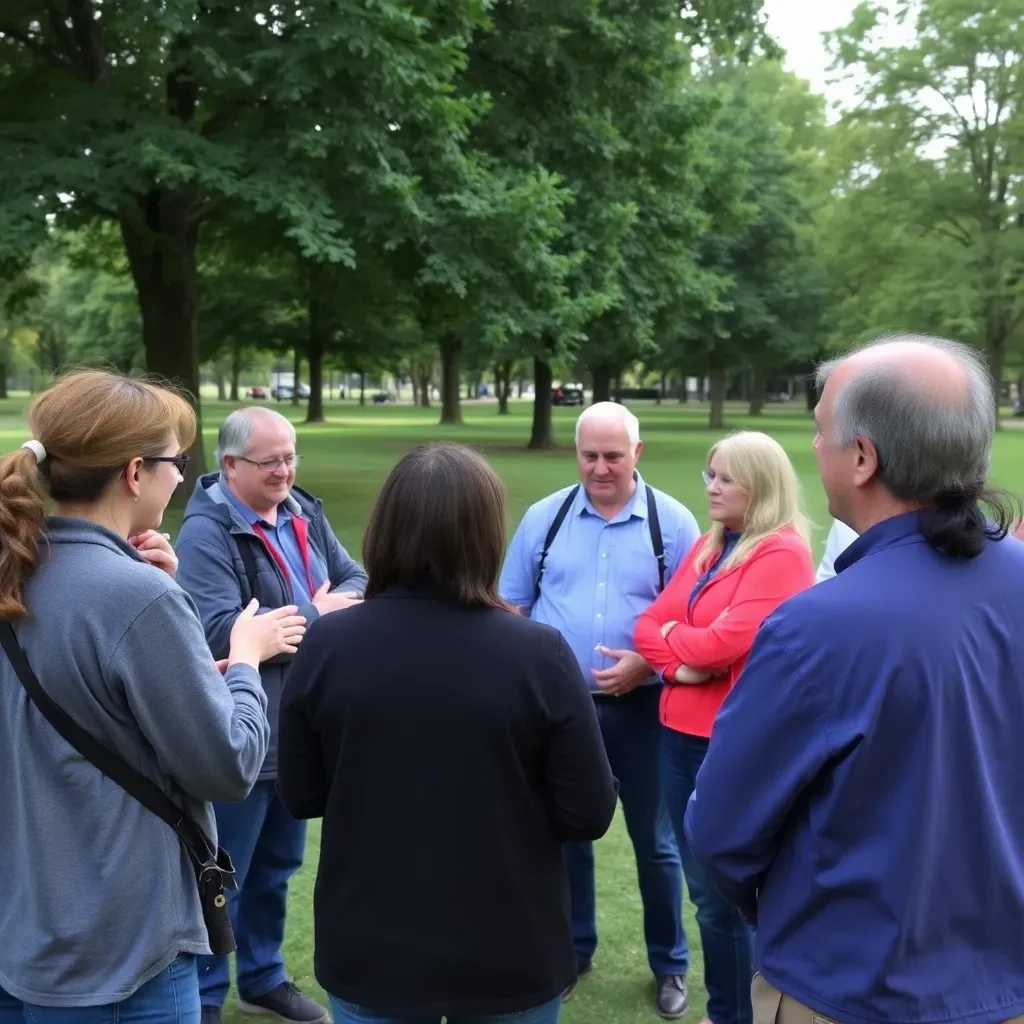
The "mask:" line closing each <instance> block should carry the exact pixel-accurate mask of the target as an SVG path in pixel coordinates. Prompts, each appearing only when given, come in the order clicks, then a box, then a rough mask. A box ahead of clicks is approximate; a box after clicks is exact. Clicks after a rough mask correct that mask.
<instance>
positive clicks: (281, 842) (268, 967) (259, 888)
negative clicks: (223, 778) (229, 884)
mask: <svg viewBox="0 0 1024 1024" xmlns="http://www.w3.org/2000/svg"><path fill="white" fill-rule="evenodd" d="M215 810H216V813H217V834H218V838H219V840H220V845H221V846H223V847H224V849H225V850H227V851H228V853H230V854H231V859H232V861H233V862H234V865H235V872H236V879H237V882H238V889H237V890H231V891H229V892H228V893H227V898H228V909H229V911H230V913H231V924H232V927H233V928H234V930H235V942H236V944H237V946H238V949H237V951H236V953H235V965H236V967H235V970H236V973H237V980H238V992H239V994H240V995H241V996H242V998H243V999H244V998H248V997H252V998H259V997H260V996H263V995H266V994H267V993H268V992H269V991H271V989H275V988H277V986H278V985H281V984H283V983H284V982H285V981H287V980H288V976H287V975H286V973H285V969H284V959H283V958H282V956H281V943H282V942H283V941H284V919H285V909H286V907H287V903H288V880H289V879H290V878H291V877H292V875H294V874H295V872H296V871H298V870H299V868H300V867H302V857H303V854H304V853H305V850H306V823H305V822H304V821H297V820H296V819H295V818H293V817H292V816H291V815H290V814H289V813H288V811H287V810H285V807H284V804H282V803H281V800H280V798H279V797H278V795H277V788H276V783H275V782H274V780H273V779H270V780H268V781H265V782H257V783H256V785H255V786H254V787H253V791H252V792H251V793H250V794H249V795H248V796H247V797H246V798H245V799H244V800H243V801H241V803H236V804H217V805H216V807H215ZM229 983H230V975H229V973H228V958H227V957H226V956H203V957H200V958H199V991H200V995H201V997H202V1001H203V1006H222V1005H223V1004H224V1000H225V998H227V994H228V986H229Z"/></svg>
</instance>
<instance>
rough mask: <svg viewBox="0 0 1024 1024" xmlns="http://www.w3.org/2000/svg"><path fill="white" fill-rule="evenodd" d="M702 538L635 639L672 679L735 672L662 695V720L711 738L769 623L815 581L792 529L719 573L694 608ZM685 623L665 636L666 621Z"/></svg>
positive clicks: (670, 688)
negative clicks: (690, 672)
mask: <svg viewBox="0 0 1024 1024" xmlns="http://www.w3.org/2000/svg"><path fill="white" fill-rule="evenodd" d="M704 539H705V538H704V537H701V539H700V540H698V541H697V543H696V544H694V546H693V547H692V548H691V550H690V553H689V554H688V555H687V556H686V561H685V562H683V564H682V565H681V566H680V567H679V568H678V569H677V570H676V574H675V575H674V576H673V577H672V579H671V581H670V582H669V584H668V586H667V587H666V588H665V589H664V591H662V593H661V594H660V595H659V597H658V599H657V600H656V601H655V602H654V604H652V605H651V606H650V608H648V609H647V611H645V612H644V613H643V615H641V616H640V618H639V619H638V620H637V624H636V632H635V635H634V641H635V645H636V650H637V653H638V654H640V655H642V656H643V658H644V659H645V660H646V661H647V663H648V664H649V665H650V666H651V668H653V669H654V670H655V671H656V672H658V673H659V674H661V675H662V676H664V678H665V679H666V680H670V681H671V680H672V679H674V678H675V674H676V669H677V668H679V666H680V665H688V666H689V667H690V668H695V669H702V670H705V671H706V670H709V669H710V670H715V671H717V670H721V669H727V671H726V672H725V673H724V674H723V675H717V676H712V677H711V678H710V679H708V680H707V682H704V683H696V684H694V683H678V684H676V683H671V682H670V685H668V686H666V687H665V689H664V691H663V692H662V695H661V721H662V724H663V725H667V726H668V727H669V728H670V729H675V730H676V731H677V732H684V733H688V734H689V735H691V736H710V735H711V726H712V725H713V723H714V721H715V716H716V715H717V714H718V709H719V708H720V707H721V706H722V701H724V700H725V698H726V696H727V695H728V693H729V691H730V690H731V689H732V688H733V686H735V685H736V680H737V679H738V678H739V674H740V672H742V671H743V666H744V665H745V664H746V661H747V655H748V654H749V653H750V648H751V646H753V643H754V635H755V634H756V633H757V631H758V629H759V628H760V626H761V623H762V622H763V621H764V620H765V619H766V618H767V617H768V616H769V615H770V614H771V613H772V612H773V611H775V609H776V608H778V606H779V605H780V604H782V602H783V601H785V600H786V599H787V598H789V597H792V596H793V595H794V594H798V593H799V592H800V591H801V590H805V589H806V588H807V587H809V586H811V585H812V584H813V583H814V566H813V564H812V563H811V552H810V550H809V549H808V547H807V545H806V544H805V543H804V541H803V539H802V538H801V537H800V535H799V534H798V533H797V532H796V530H794V529H792V528H790V527H785V528H784V529H781V530H779V531H777V532H776V533H773V534H770V535H769V536H767V537H766V538H765V539H764V540H763V541H761V543H760V544H759V545H758V546H757V547H756V548H755V549H754V550H753V552H752V553H751V554H750V555H749V556H748V557H747V559H746V560H745V561H743V562H741V563H740V564H739V565H736V566H732V567H730V568H729V569H726V570H725V571H724V572H718V573H716V574H715V575H714V576H713V577H712V578H711V580H710V582H708V584H707V585H706V586H705V587H704V589H703V590H701V592H700V593H699V594H698V595H697V599H696V600H695V601H694V602H693V607H692V608H688V607H687V606H688V605H689V602H690V594H691V592H692V591H693V588H694V585H695V584H696V582H697V579H698V577H699V576H700V573H699V572H697V570H696V569H695V568H694V565H693V562H694V559H695V558H696V557H697V552H698V551H700V549H701V547H702V546H703V544H704ZM672 621H677V622H678V623H679V625H678V626H676V627H675V628H674V629H673V630H672V631H671V632H670V633H669V635H668V637H667V639H662V636H661V627H662V626H663V625H664V624H665V623H666V622H672Z"/></svg>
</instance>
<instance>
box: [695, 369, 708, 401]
mask: <svg viewBox="0 0 1024 1024" xmlns="http://www.w3.org/2000/svg"><path fill="white" fill-rule="evenodd" d="M706 390H707V378H706V377H705V376H703V375H701V376H700V377H698V378H697V401H698V402H703V401H704V397H705V392H706Z"/></svg>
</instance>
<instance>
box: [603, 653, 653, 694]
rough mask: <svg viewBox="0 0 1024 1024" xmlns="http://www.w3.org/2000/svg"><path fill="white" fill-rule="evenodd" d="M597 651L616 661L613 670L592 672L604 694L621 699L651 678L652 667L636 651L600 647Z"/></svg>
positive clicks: (606, 669) (604, 669)
mask: <svg viewBox="0 0 1024 1024" xmlns="http://www.w3.org/2000/svg"><path fill="white" fill-rule="evenodd" d="M597 649H598V650H599V651H600V652H601V653H602V654H603V655H604V656H605V657H606V658H614V659H615V664H614V665H612V667H611V668H602V669H592V670H591V672H592V675H593V676H594V678H595V679H596V680H597V687H598V689H599V690H600V691H601V692H602V693H606V694H608V695H609V696H610V697H621V696H622V695H623V694H624V693H629V692H630V690H635V689H636V688H637V687H638V686H639V685H640V684H641V683H642V682H643V681H644V680H645V679H648V678H650V675H651V666H650V665H648V664H647V662H646V661H644V659H643V658H641V657H640V655H639V654H637V653H636V651H616V650H612V649H611V648H609V647H600V646H599V647H598V648H597Z"/></svg>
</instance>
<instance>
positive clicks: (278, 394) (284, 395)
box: [270, 384, 309, 402]
mask: <svg viewBox="0 0 1024 1024" xmlns="http://www.w3.org/2000/svg"><path fill="white" fill-rule="evenodd" d="M293 391H294V388H293V387H292V386H291V384H281V385H279V386H278V387H276V388H274V389H273V390H272V391H271V392H270V397H271V398H273V399H274V400H275V401H277V402H283V401H286V400H288V399H289V398H291V397H292V393H293ZM299 398H309V387H308V386H307V385H306V384H300V385H299Z"/></svg>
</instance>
